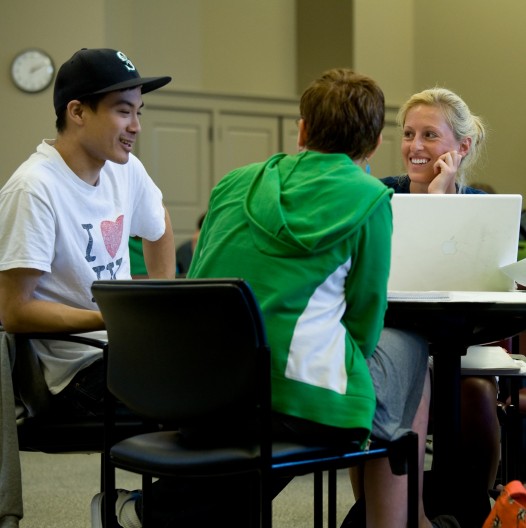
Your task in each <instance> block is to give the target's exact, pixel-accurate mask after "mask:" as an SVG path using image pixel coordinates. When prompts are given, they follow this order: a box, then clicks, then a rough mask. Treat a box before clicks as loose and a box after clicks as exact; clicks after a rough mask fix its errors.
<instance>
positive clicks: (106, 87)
mask: <svg viewBox="0 0 526 528" xmlns="http://www.w3.org/2000/svg"><path fill="white" fill-rule="evenodd" d="M171 80H172V78H171V77H141V76H140V75H139V72H138V71H137V69H136V68H135V66H134V65H133V63H132V62H131V60H130V59H128V57H127V56H126V55H125V54H124V53H123V52H122V51H117V50H114V49H107V48H104V49H102V48H101V49H98V48H96V49H87V48H82V49H81V50H79V51H77V52H76V53H75V54H74V55H73V56H72V57H71V58H70V59H69V60H68V61H66V62H65V63H64V64H63V65H62V66H61V67H60V69H59V70H58V73H57V78H56V79H55V88H54V93H53V103H54V105H55V113H56V114H57V115H58V114H59V112H61V111H62V110H63V109H64V108H65V107H66V106H67V104H68V103H69V102H70V101H73V100H74V99H82V98H84V97H88V96H90V95H97V94H105V93H108V92H114V91H117V90H125V89H127V88H135V87H137V86H141V92H142V93H147V92H151V91H153V90H157V88H160V87H161V86H164V85H165V84H168V83H169V82H170V81H171Z"/></svg>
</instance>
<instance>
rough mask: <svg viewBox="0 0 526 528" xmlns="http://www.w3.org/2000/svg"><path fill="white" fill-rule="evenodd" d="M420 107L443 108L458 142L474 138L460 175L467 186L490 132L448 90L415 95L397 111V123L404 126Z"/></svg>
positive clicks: (460, 178) (442, 89) (462, 185)
mask: <svg viewBox="0 0 526 528" xmlns="http://www.w3.org/2000/svg"><path fill="white" fill-rule="evenodd" d="M417 105H428V106H436V107H438V108H440V110H441V111H442V114H443V115H444V118H445V120H446V123H447V124H448V125H449V127H450V128H451V130H452V132H453V135H454V136H455V139H456V140H457V141H462V140H463V139H465V138H468V137H469V138H471V147H470V149H469V151H468V153H467V154H466V155H465V156H464V158H463V159H462V163H461V164H460V167H459V170H458V172H457V184H458V186H459V187H460V188H462V187H465V186H466V181H467V175H468V174H469V172H470V171H471V170H472V169H473V166H474V165H475V164H476V162H477V161H478V159H479V158H480V155H481V153H482V150H483V147H484V144H485V140H486V136H487V132H486V128H485V126H484V123H483V121H482V119H481V118H480V117H478V116H476V115H473V114H472V113H471V110H470V109H469V107H468V105H467V104H466V103H465V102H464V101H463V100H462V98H461V97H460V96H458V95H457V94H456V93H454V92H452V91H451V90H447V89H446V88H430V89H428V90H424V91H423V92H419V93H416V94H414V95H412V96H411V97H410V98H409V99H408V100H407V101H406V102H405V103H404V104H403V105H402V107H401V108H400V110H399V111H398V116H397V122H398V124H399V125H400V126H401V127H403V126H404V124H405V119H406V116H407V112H409V110H411V109H412V108H414V107H415V106H417Z"/></svg>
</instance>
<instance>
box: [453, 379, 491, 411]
mask: <svg viewBox="0 0 526 528" xmlns="http://www.w3.org/2000/svg"><path fill="white" fill-rule="evenodd" d="M461 395H462V402H463V403H464V404H469V405H471V406H475V407H479V406H481V405H482V406H484V407H485V406H487V405H491V406H492V408H493V407H496V405H497V384H496V381H495V378H493V377H478V376H468V377H463V378H462V380H461Z"/></svg>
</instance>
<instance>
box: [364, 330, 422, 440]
mask: <svg viewBox="0 0 526 528" xmlns="http://www.w3.org/2000/svg"><path fill="white" fill-rule="evenodd" d="M428 357H429V352H428V344H427V341H426V340H425V339H423V338H422V337H420V336H419V335H417V334H414V333H412V332H407V331H405V330H397V329H395V328H384V330H383V331H382V334H381V336H380V341H379V342H378V346H377V347H376V350H375V353H374V354H373V355H372V357H370V358H369V359H368V360H367V364H368V365H369V371H370V372H371V377H372V379H373V384H374V388H375V391H376V413H375V415H374V420H373V431H372V434H373V436H374V437H376V438H380V439H383V440H394V439H396V438H398V437H400V436H401V435H403V434H404V433H406V432H407V431H410V430H411V427H412V424H413V420H414V417H415V414H416V410H417V408H418V405H419V404H420V399H421V398H422V390H423V387H424V380H425V376H426V373H427V370H428Z"/></svg>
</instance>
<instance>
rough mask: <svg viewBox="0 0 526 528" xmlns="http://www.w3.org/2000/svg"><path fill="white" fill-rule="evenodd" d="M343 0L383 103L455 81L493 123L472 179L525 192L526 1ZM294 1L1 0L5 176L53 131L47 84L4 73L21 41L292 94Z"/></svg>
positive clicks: (219, 85) (220, 84)
mask: <svg viewBox="0 0 526 528" xmlns="http://www.w3.org/2000/svg"><path fill="white" fill-rule="evenodd" d="M347 1H349V5H350V6H352V9H353V21H354V26H353V28H352V30H353V31H354V35H355V38H354V39H355V46H354V49H353V50H351V55H352V60H353V66H354V67H355V68H356V69H357V70H359V71H362V72H363V73H366V74H369V75H371V76H372V77H374V78H375V79H377V80H378V82H379V83H380V85H381V86H382V88H383V89H384V92H385V95H386V100H387V103H388V104H399V103H401V102H402V101H404V100H405V99H406V98H407V97H408V96H409V95H411V94H412V93H413V92H414V91H416V90H420V89H423V88H426V87H428V86H433V85H435V84H441V85H444V86H447V87H448V88H451V89H453V90H455V91H458V92H459V93H460V95H462V96H463V97H464V99H465V100H466V101H467V102H468V104H469V105H470V107H471V108H472V111H473V112H475V113H478V114H480V115H482V117H483V118H485V119H486V121H487V123H488V127H489V130H490V136H489V142H488V148H487V154H486V161H485V164H484V165H483V166H482V167H481V168H480V170H479V171H478V173H477V179H480V180H484V181H486V182H488V183H491V184H493V185H494V186H495V187H496V189H497V191H499V192H517V193H521V194H523V195H524V196H526V179H525V178H524V177H523V174H522V171H523V166H524V162H523V157H522V151H523V145H522V143H523V129H524V127H523V122H524V117H525V113H526V110H525V102H524V92H525V87H526V69H525V68H524V60H523V55H524V50H525V49H526V32H525V31H524V26H525V22H526V2H524V0H499V2H495V0H476V1H475V0H462V1H461V2H459V1H458V0H440V1H435V2H432V1H423V0H390V1H386V0H354V2H351V0H347ZM296 9H302V0H265V1H260V0H151V1H150V2H144V0H127V1H124V0H89V1H85V0H53V1H52V2H42V1H41V0H17V1H16V2H15V1H8V0H4V1H3V2H2V15H1V17H0V34H1V35H2V49H1V50H0V90H1V93H2V129H1V132H0V134H1V135H0V159H1V160H2V161H1V163H0V167H1V170H0V184H2V183H3V181H5V180H6V179H7V178H8V177H9V175H10V174H11V173H12V171H13V170H14V169H15V168H16V166H17V165H18V164H19V163H20V162H21V161H23V160H24V159H25V158H26V157H27V156H28V154H29V153H30V152H32V151H33V149H34V147H35V146H36V144H37V143H38V142H39V141H40V140H41V138H43V137H50V136H53V135H54V114H53V110H52V90H51V89H48V90H46V91H45V92H43V93H42V94H37V95H25V94H22V93H21V92H18V91H17V90H16V89H15V88H14V86H13V84H12V83H11V81H10V79H9V65H10V63H11V61H12V59H13V57H14V55H15V53H16V52H18V51H19V50H21V49H24V48H26V47H28V46H38V47H42V48H45V49H46V50H47V51H49V52H51V54H52V56H53V58H54V59H55V60H56V62H57V64H60V63H62V62H63V61H64V60H66V59H67V58H68V57H69V56H70V55H71V54H72V53H73V51H75V50H76V49H78V48H81V47H100V46H108V47H114V48H119V49H123V50H124V51H125V52H126V53H128V54H129V55H130V57H131V58H132V60H133V61H134V62H135V63H136V64H137V66H138V68H139V71H140V72H141V74H142V75H156V74H169V75H172V76H173V78H174V81H173V82H172V83H171V85H169V87H168V88H167V89H169V90H178V91H186V90H190V91H204V92H207V93H223V94H224V93H232V94H240V95H255V96H274V97H285V98H290V97H296V86H295V83H296V54H297V53H299V52H301V50H297V49H296V27H295V23H296V17H295V13H296V11H295V10H296ZM145 102H146V104H148V100H147V96H146V97H145Z"/></svg>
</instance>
